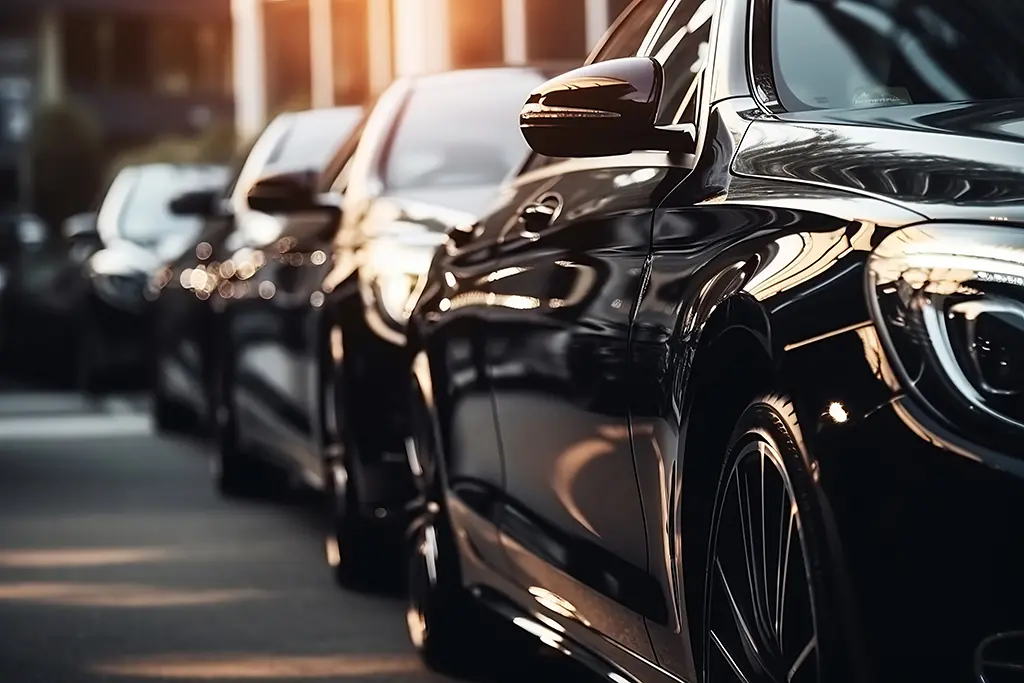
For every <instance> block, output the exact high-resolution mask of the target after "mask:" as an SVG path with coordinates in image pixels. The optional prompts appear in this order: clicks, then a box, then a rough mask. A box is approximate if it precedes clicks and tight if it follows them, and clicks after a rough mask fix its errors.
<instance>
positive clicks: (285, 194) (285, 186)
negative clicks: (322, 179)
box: [249, 171, 325, 213]
mask: <svg viewBox="0 0 1024 683" xmlns="http://www.w3.org/2000/svg"><path fill="white" fill-rule="evenodd" d="M318 180H319V174H317V173H316V172H314V171H295V172H289V173H276V174H274V175H269V176H265V177H263V178H260V179H259V180H257V181H256V182H255V183H254V184H253V186H252V187H251V188H250V189H249V208H250V209H252V210H253V211H259V212H261V213H300V212H303V211H315V210H318V209H323V208H325V207H324V205H323V204H322V203H321V201H320V199H319V197H318V195H317V181H318Z"/></svg>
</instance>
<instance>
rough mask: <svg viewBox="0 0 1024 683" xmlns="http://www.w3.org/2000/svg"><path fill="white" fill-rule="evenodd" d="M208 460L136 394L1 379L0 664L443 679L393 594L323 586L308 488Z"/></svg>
mask: <svg viewBox="0 0 1024 683" xmlns="http://www.w3.org/2000/svg"><path fill="white" fill-rule="evenodd" d="M206 467H207V466H206V460H205V458H204V455H203V454H202V452H201V451H200V449H199V448H198V447H197V446H195V445H191V444H189V443H186V442H184V441H170V440H165V439H161V438H158V437H156V436H154V435H153V434H152V433H151V431H150V426H149V421H148V417H147V416H146V414H145V406H144V403H142V402H140V401H130V400H124V399H122V400H112V401H108V402H105V403H103V404H90V403H88V402H85V401H84V400H82V399H81V398H79V397H77V396H75V395H70V394H64V395H61V394H32V393H11V392H7V393H5V394H2V395H0V681H3V682H5V683H30V682H34V681H39V682H45V683H64V682H69V683H79V682H81V683H87V682H89V683H91V682H94V681H115V682H123V683H143V682H150V681H156V680H170V681H218V682H220V681H253V680H258V681H371V682H373V683H388V682H393V683H398V682H401V683H414V682H427V681H433V682H435V683H440V682H441V681H443V680H444V679H441V678H439V677H437V676H435V675H433V674H431V673H429V672H426V671H425V670H424V669H423V668H422V666H421V665H420V663H419V661H418V659H417V658H416V656H415V654H414V653H413V652H412V650H411V647H410V646H409V644H408V639H407V635H406V631H405V625H404V612H403V605H404V603H403V600H402V598H401V597H400V596H399V595H397V594H394V595H388V594H387V593H386V592H385V593H384V594H380V595H360V594H355V593H349V592H345V591H342V590H340V589H338V588H336V587H335V586H334V584H333V582H332V580H331V577H330V574H329V571H328V570H327V568H326V565H325V561H324V543H323V538H324V536H323V531H322V529H321V527H320V523H319V521H318V516H317V515H316V513H315V506H313V505H312V503H311V502H310V501H308V500H306V501H303V500H299V499H297V498H296V499H295V500H289V501H277V502H265V503H257V502H244V503H242V502H231V501H224V500H221V499H219V498H218V497H217V496H216V495H215V494H214V493H213V492H212V490H211V487H210V485H209V482H208V476H207V469H206ZM524 654H527V655H528V654H529V653H524ZM533 660H536V662H534V661H533ZM520 661H527V662H528V664H527V665H526V666H527V669H526V671H528V672H529V673H524V675H517V676H516V678H517V679H520V680H521V679H526V680H530V681H539V680H557V681H563V680H568V679H569V678H571V679H573V680H576V679H578V677H577V676H576V675H575V674H574V673H570V672H568V671H566V670H565V668H564V667H565V665H564V664H563V663H561V662H557V661H554V660H551V661H549V660H548V659H546V658H544V657H530V656H527V657H526V658H525V660H520ZM567 677H568V678H567Z"/></svg>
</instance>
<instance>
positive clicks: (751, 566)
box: [736, 471, 772, 643]
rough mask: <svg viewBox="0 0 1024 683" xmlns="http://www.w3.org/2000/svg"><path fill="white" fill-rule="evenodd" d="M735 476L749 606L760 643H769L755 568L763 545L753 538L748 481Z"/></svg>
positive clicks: (761, 593)
mask: <svg viewBox="0 0 1024 683" xmlns="http://www.w3.org/2000/svg"><path fill="white" fill-rule="evenodd" d="M737 474H738V476H737V478H736V487H737V489H738V491H739V508H740V510H739V512H740V528H741V530H742V535H743V551H744V555H745V557H746V559H747V580H748V584H749V588H750V604H751V607H752V611H753V619H754V625H755V626H756V627H757V630H758V633H759V634H760V636H761V640H762V642H763V643H770V642H771V640H772V639H771V636H770V634H771V632H772V631H771V629H770V628H769V625H768V620H767V618H766V615H765V605H766V604H767V600H765V596H764V590H763V589H762V586H761V582H760V580H759V579H758V575H759V574H763V573H764V570H763V569H762V570H760V571H759V570H758V566H757V565H758V564H762V565H763V564H765V562H764V561H763V560H762V561H760V562H759V561H758V557H757V546H758V545H762V546H763V544H759V543H757V540H756V539H755V538H754V533H755V532H754V520H753V516H752V512H751V505H750V485H749V481H748V479H747V477H746V473H744V472H742V471H739V472H737ZM741 480H742V481H741Z"/></svg>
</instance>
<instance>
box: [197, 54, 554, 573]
mask: <svg viewBox="0 0 1024 683" xmlns="http://www.w3.org/2000/svg"><path fill="white" fill-rule="evenodd" d="M553 73H557V72H554V71H550V70H545V69H543V68H540V67H532V66H528V67H508V68H490V69H470V70H463V71H454V72H449V73H443V74H434V75H428V76H420V77H415V78H405V79H400V80H399V81H396V82H395V83H394V84H392V85H391V86H390V87H389V88H388V89H387V90H386V91H385V92H384V93H383V94H382V95H381V97H380V98H379V100H378V101H377V103H376V105H375V106H374V108H373V109H372V111H371V112H370V114H369V116H368V118H367V120H366V122H365V127H364V128H363V130H362V134H361V136H360V137H359V140H358V144H357V145H356V144H353V145H351V146H348V147H346V148H344V149H342V150H340V152H339V153H338V155H337V157H336V159H335V162H334V164H333V166H334V168H335V169H336V177H335V176H331V177H329V178H325V179H324V182H323V186H322V187H320V188H319V190H320V191H321V192H323V194H320V195H319V196H316V195H314V194H312V193H311V192H310V191H309V189H308V186H307V184H306V182H305V180H304V179H303V178H302V177H299V178H296V177H295V175H294V174H277V175H271V176H268V177H266V178H264V179H263V180H261V181H259V182H258V183H257V184H256V185H255V186H254V187H253V189H252V191H251V192H250V195H249V197H250V204H251V206H252V208H254V209H257V210H260V211H266V212H277V213H281V214H284V213H285V212H290V214H291V216H292V218H291V221H292V228H290V229H288V230H285V231H283V232H282V233H280V234H279V235H275V236H274V237H275V238H274V239H273V240H272V241H270V242H269V243H268V244H267V245H266V246H264V247H263V248H262V249H261V250H260V251H257V252H253V253H250V254H247V255H246V256H244V260H243V262H244V263H245V264H246V268H247V270H246V271H245V272H242V271H241V270H240V269H241V268H242V265H241V263H239V262H235V263H233V264H232V270H233V271H234V272H235V277H234V278H233V279H232V280H231V281H230V282H228V284H227V285H226V287H225V288H224V290H222V291H221V292H219V294H220V300H222V301H225V302H226V303H224V308H225V315H224V316H223V319H224V325H225V327H224V328H222V329H224V330H225V331H224V332H223V333H222V335H223V336H224V337H225V338H227V339H229V340H230V341H229V345H230V351H229V352H228V353H227V354H226V356H225V362H224V365H223V367H224V370H225V387H226V388H225V391H224V392H223V393H222V395H223V397H224V404H223V405H222V406H220V407H219V408H220V410H219V412H220V414H222V415H225V416H227V419H226V421H225V422H224V424H223V428H222V430H221V439H220V440H219V442H220V445H221V457H220V462H219V467H218V468H217V469H216V471H217V473H218V475H219V476H218V483H219V484H220V486H221V488H222V489H225V490H229V491H234V492H251V491H252V490H253V485H255V486H256V487H257V489H259V488H262V487H263V484H264V483H265V481H266V478H265V477H264V476H263V475H262V473H259V470H260V468H259V467H258V465H259V463H260V462H262V461H264V460H266V459H267V458H268V456H269V458H270V459H271V460H272V461H275V462H276V463H278V464H284V465H285V467H286V468H287V469H288V470H290V471H291V472H293V473H295V474H296V475H297V478H298V479H300V480H302V481H304V482H306V483H308V484H311V485H313V486H314V487H316V488H322V489H325V490H326V491H327V492H328V494H329V496H330V505H331V510H332V518H333V524H334V533H333V534H332V537H331V539H330V540H329V545H328V554H329V557H330V559H331V561H332V564H333V565H334V567H335V569H336V574H337V576H338V578H339V580H341V581H342V582H343V583H345V584H346V585H359V584H362V583H363V582H364V581H365V580H366V579H370V578H374V577H375V576H376V575H377V574H378V573H379V569H380V567H381V558H382V556H383V554H382V553H379V552H377V550H378V548H379V547H380V546H381V545H382V544H386V542H387V541H388V540H400V539H401V532H402V531H404V529H405V528H406V526H407V523H408V517H407V515H406V505H407V503H408V502H409V501H410V500H411V499H412V498H413V497H414V496H415V489H414V488H413V487H412V479H411V478H410V476H409V468H408V462H407V459H406V448H405V441H406V437H407V436H408V434H409V433H408V430H407V428H406V426H405V423H404V422H402V421H401V418H402V417H403V416H404V412H405V411H404V410H403V408H404V406H405V404H406V403H407V377H408V374H409V367H410V366H409V359H408V356H407V354H406V350H405V322H406V318H407V316H408V309H409V307H410V305H411V303H412V302H413V301H415V295H416V293H417V292H418V288H419V282H420V280H421V278H422V277H423V276H424V275H425V274H426V272H427V269H428V267H429V264H430V259H431V257H432V255H433V253H434V251H435V250H436V248H437V247H438V245H439V244H441V243H442V242H443V241H444V240H445V234H446V231H448V230H450V229H452V228H453V227H454V226H457V225H465V224H470V223H472V222H473V221H474V220H476V217H478V216H479V215H481V214H482V213H483V212H484V211H485V210H486V208H487V207H488V205H489V204H491V203H493V202H494V201H496V200H497V199H498V189H499V188H500V187H501V185H502V183H503V182H504V181H505V180H506V179H507V178H508V177H509V176H510V175H511V174H512V173H513V172H514V171H516V169H517V168H518V167H519V166H521V165H522V163H523V161H524V160H525V158H526V155H527V152H528V149H527V147H526V144H525V142H524V141H523V139H522V136H521V134H520V133H519V131H518V129H517V127H516V115H517V113H518V111H519V109H520V108H521V105H522V100H523V98H524V97H525V96H526V95H527V94H529V92H530V91H531V90H532V89H533V88H535V87H537V86H538V85H540V84H541V83H543V82H544V80H545V79H546V78H548V77H550V76H551V75H553ZM484 89H486V92H487V96H486V97H481V98H477V99H472V100H469V101H464V100H463V99H462V96H463V95H464V94H465V93H467V92H476V91H480V92H482V91H483V90H484ZM318 208H319V211H320V213H319V218H318V217H317V214H316V211H317V209H318ZM311 211H312V213H310V212H311ZM332 214H333V216H334V219H333V221H331V218H330V217H331V215H332ZM302 216H305V218H304V219H302V218H300V217H302ZM325 218H326V220H328V221H331V222H329V223H327V224H326V227H327V229H328V233H325V232H324V231H323V228H324V225H325V223H324V222H323V221H324V220H325ZM317 221H319V223H318V222H317ZM328 234H329V236H328ZM325 239H326V241H325ZM327 254H330V258H329V259H328V258H327ZM254 262H255V267H253V266H252V265H251V264H252V263H254ZM396 418H398V419H396ZM250 456H257V457H256V458H253V457H250ZM388 531H392V532H394V533H392V534H390V536H389V534H388V533H387V532H388Z"/></svg>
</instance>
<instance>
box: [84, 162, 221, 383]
mask: <svg viewBox="0 0 1024 683" xmlns="http://www.w3.org/2000/svg"><path fill="white" fill-rule="evenodd" d="M226 180H227V168H226V167H224V166H218V165H210V164H162V163H161V164H146V165H139V166H128V167H126V168H124V169H122V170H121V171H120V172H119V173H118V174H117V176H116V177H115V178H114V181H113V182H112V183H111V185H110V188H109V189H108V190H107V193H106V195H105V196H104V199H103V203H102V204H101V206H100V210H99V214H98V215H97V218H96V221H95V230H96V234H97V235H98V237H99V240H100V242H101V243H102V248H101V249H99V250H98V251H96V253H94V254H92V255H91V256H90V257H89V258H88V260H87V261H86V263H85V268H84V273H85V278H86V283H87V285H86V296H85V299H84V301H83V302H82V303H83V307H82V309H81V311H80V315H79V317H78V328H77V335H76V344H77V350H78V355H77V362H76V369H77V376H78V381H77V384H78V387H79V389H81V390H83V391H86V392H96V391H103V390H105V389H109V388H113V387H118V388H128V387H130V388H142V387H144V386H145V380H146V372H145V370H146V368H147V365H148V364H147V359H148V355H149V349H148V346H149V343H148V342H149V336H148V334H147V330H146V323H147V318H146V307H147V306H148V305H149V304H150V301H149V299H151V298H152V297H151V296H148V292H147V285H148V284H149V281H150V279H151V278H152V277H153V275H154V274H155V273H156V271H157V270H158V269H159V268H161V267H162V266H163V265H164V264H165V263H167V262H168V261H169V260H172V259H175V258H177V257H179V256H180V255H181V254H182V253H183V252H184V251H185V250H186V249H189V248H191V247H192V245H193V244H194V241H195V239H196V237H197V236H198V234H199V231H200V230H201V229H202V222H201V221H200V220H199V219H198V218H197V217H195V216H179V215H176V214H174V213H173V212H171V210H170V207H169V202H170V200H171V199H172V198H174V197H176V196H177V195H179V194H180V193H182V192H188V191H192V192H220V191H221V190H222V189H223V187H224V183H225V182H226ZM88 227H89V226H88V225H87V224H80V223H78V222H71V221H69V223H68V224H67V226H66V230H65V232H66V234H67V233H68V232H71V233H74V235H75V236H76V237H77V236H79V235H82V236H84V235H87V234H88ZM70 241H71V242H73V241H74V239H72V240H70ZM72 260H74V259H72Z"/></svg>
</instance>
